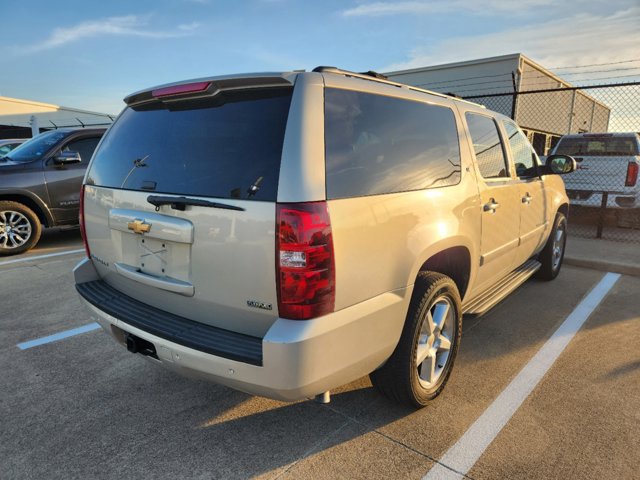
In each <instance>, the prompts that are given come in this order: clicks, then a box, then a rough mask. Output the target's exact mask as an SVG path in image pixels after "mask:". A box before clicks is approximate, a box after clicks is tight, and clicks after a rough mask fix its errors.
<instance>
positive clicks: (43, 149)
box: [7, 130, 69, 162]
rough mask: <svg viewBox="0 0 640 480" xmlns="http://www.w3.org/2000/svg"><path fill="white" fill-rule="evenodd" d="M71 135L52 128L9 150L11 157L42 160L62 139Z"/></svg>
mask: <svg viewBox="0 0 640 480" xmlns="http://www.w3.org/2000/svg"><path fill="white" fill-rule="evenodd" d="M67 135H69V132H68V131H67V132H64V131H57V130H51V131H49V132H44V133H41V134H40V135H38V136H36V137H33V138H32V139H31V140H28V141H26V142H24V143H23V144H22V145H20V146H19V147H16V148H14V149H13V150H11V152H9V154H8V155H7V157H9V158H10V159H11V160H13V161H14V162H32V161H34V160H40V159H42V158H44V156H45V155H46V154H47V152H49V150H51V149H52V148H53V147H54V145H56V144H57V143H58V142H59V141H60V140H62V139H63V138H64V137H66V136H67Z"/></svg>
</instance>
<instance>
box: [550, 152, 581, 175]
mask: <svg viewBox="0 0 640 480" xmlns="http://www.w3.org/2000/svg"><path fill="white" fill-rule="evenodd" d="M545 166H546V169H545V170H547V173H555V174H556V175H564V174H566V173H571V172H574V171H575V170H576V168H577V163H576V161H575V160H574V158H573V157H571V156H569V155H549V156H548V157H547V161H546V163H545Z"/></svg>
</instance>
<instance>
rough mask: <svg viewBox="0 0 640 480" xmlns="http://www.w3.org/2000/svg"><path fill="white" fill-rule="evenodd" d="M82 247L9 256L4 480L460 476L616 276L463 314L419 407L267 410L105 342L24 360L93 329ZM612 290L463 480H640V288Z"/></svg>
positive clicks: (570, 276)
mask: <svg viewBox="0 0 640 480" xmlns="http://www.w3.org/2000/svg"><path fill="white" fill-rule="evenodd" d="M81 248H82V244H81V242H80V240H79V236H78V234H77V231H75V233H74V231H69V232H58V234H52V235H51V237H50V238H48V239H47V238H45V239H44V240H43V242H42V243H41V244H40V245H39V247H38V249H36V250H33V251H32V252H29V253H28V254H26V255H23V256H20V257H18V258H15V257H11V258H4V259H0V275H1V276H2V277H1V278H2V298H3V302H2V303H3V305H2V309H1V310H0V311H2V314H0V318H1V319H2V330H1V331H2V332H3V334H2V336H1V338H0V361H1V364H2V366H3V368H2V369H1V370H0V379H1V380H0V383H1V385H2V394H1V395H0V405H1V408H0V422H1V424H2V429H1V431H0V472H2V473H1V474H0V477H2V478H11V479H13V478H20V479H22V478H65V479H67V478H83V479H84V478H136V477H140V478H189V479H191V478H197V479H204V478H249V477H258V478H296V479H297V478H332V479H333V478H422V477H423V476H425V475H427V474H428V473H429V472H432V473H431V476H430V477H429V478H438V476H437V475H436V473H437V472H442V471H444V472H445V474H446V475H447V478H462V475H460V474H459V473H460V470H456V468H454V466H455V465H456V461H457V459H456V458H454V457H455V455H454V456H453V457H452V456H451V452H453V453H454V454H456V449H455V448H452V447H454V446H455V445H456V444H457V443H461V442H462V444H464V445H466V444H465V443H464V441H463V439H468V438H470V437H469V434H468V432H469V431H470V430H471V429H470V427H472V425H475V424H476V423H477V421H478V419H479V418H481V417H482V418H484V415H483V414H485V412H487V411H490V410H491V408H492V406H493V405H496V402H498V405H501V404H500V403H499V401H500V399H501V398H503V397H504V396H505V393H504V392H508V391H509V388H510V386H511V385H512V384H513V382H515V381H516V380H517V379H518V378H520V377H521V372H523V371H525V370H526V368H528V366H529V365H531V363H532V362H533V361H534V360H535V359H536V358H539V357H540V354H539V353H538V352H541V351H542V352H545V350H541V349H543V348H546V347H547V346H548V345H549V343H550V342H549V339H550V338H554V339H555V338H556V336H554V332H556V331H557V330H558V328H559V327H560V326H561V325H564V323H563V322H565V320H566V319H567V318H568V317H570V316H571V315H572V312H574V311H575V310H576V307H577V306H578V305H579V304H580V305H582V304H583V303H584V302H582V300H583V299H584V298H585V296H587V295H588V294H589V292H590V291H592V289H594V287H595V286H596V285H597V284H599V282H601V280H602V279H603V277H604V276H606V273H605V272H602V271H596V270H590V269H584V268H577V267H573V266H569V265H565V267H564V268H563V270H562V272H561V274H560V276H559V277H558V278H557V279H556V281H554V282H553V283H544V282H539V281H535V280H530V281H529V282H527V283H526V284H525V285H523V286H522V287H521V288H520V289H519V290H517V291H516V292H515V293H514V294H512V295H511V296H510V297H509V298H507V299H506V300H505V301H504V302H502V303H501V304H499V305H498V306H497V307H496V308H494V309H493V310H492V311H491V312H489V313H488V314H487V315H485V316H483V317H480V318H473V317H469V318H466V319H465V323H464V327H463V336H462V345H461V350H460V353H459V356H458V359H457V361H456V366H455V370H454V372H453V376H452V378H451V381H450V382H449V384H448V386H447V388H446V389H445V391H444V393H443V394H442V395H441V396H440V397H439V398H438V399H437V400H436V401H435V402H433V403H432V404H431V405H430V406H428V407H427V408H424V409H422V410H420V411H414V410H410V409H407V408H404V407H399V406H396V405H394V404H393V403H390V402H389V401H387V400H385V399H384V398H382V397H380V396H379V395H378V394H377V393H376V392H375V391H374V389H373V388H372V387H371V384H370V382H369V381H368V379H367V378H362V379H360V380H358V381H356V382H353V383H351V384H349V385H345V386H343V387H341V388H340V389H338V390H336V391H334V392H332V393H333V395H332V401H331V403H330V404H328V405H321V404H318V403H315V402H313V401H304V402H297V403H293V404H287V403H282V402H277V401H272V400H268V399H263V398H258V397H252V396H249V395H246V394H243V393H239V392H236V391H233V390H230V389H228V388H225V387H222V386H218V385H214V384H208V383H204V382H200V381H194V380H191V379H187V378H182V377H179V376H177V375H175V374H173V373H171V372H168V371H166V370H164V369H161V368H159V367H157V366H156V365H153V364H152V363H150V362H148V361H146V360H145V359H144V358H142V357H140V356H136V355H132V354H130V353H129V352H127V351H126V350H125V349H123V348H122V347H120V346H118V345H116V344H115V343H114V342H113V341H112V340H111V339H110V338H109V337H107V336H106V334H104V333H102V332H101V331H100V330H91V331H88V332H86V333H82V334H79V335H74V336H70V337H68V338H64V339H60V340H58V341H54V342H50V343H46V344H42V345H37V346H33V347H30V348H25V349H20V348H18V344H22V343H23V342H28V341H30V340H34V339H41V338H43V337H46V336H48V335H53V334H57V333H60V332H63V331H67V330H69V329H73V328H77V327H81V326H84V325H87V324H90V323H91V322H92V320H91V319H90V317H89V314H88V311H87V310H85V308H84V307H83V306H82V305H81V303H80V299H79V297H78V295H77V294H76V292H75V289H74V288H73V277H72V274H71V269H72V268H73V266H74V265H75V264H76V263H77V262H78V261H79V260H80V258H81V257H82V253H81V252H79V250H80V249H81ZM69 252H71V253H69ZM51 254H55V255H53V256H52V255H51ZM13 260H19V261H15V262H14V261H13ZM22 260H25V261H22ZM8 261H11V263H7V262H8ZM615 278H617V280H616V281H615V283H613V286H612V287H611V289H610V290H609V291H608V292H607V293H606V296H604V298H603V299H602V301H600V302H596V303H595V304H594V305H593V307H594V309H593V313H591V314H590V315H588V317H587V319H586V322H585V323H584V324H583V325H582V326H581V328H579V330H578V331H577V333H576V334H575V337H573V338H572V339H571V340H570V341H569V343H568V345H567V346H566V349H564V351H562V352H561V353H560V355H559V357H558V358H557V360H556V361H555V362H552V361H550V368H549V369H548V370H547V371H546V373H544V372H543V375H542V376H541V380H540V381H539V383H535V381H534V380H530V381H531V382H532V383H531V384H530V387H531V389H532V390H531V393H530V394H528V395H525V397H524V401H523V402H522V403H521V404H520V403H517V404H515V406H514V405H512V407H513V414H512V415H511V414H509V415H508V416H507V417H505V418H506V420H505V421H504V422H503V423H504V424H501V425H499V428H497V431H496V432H495V439H494V440H493V441H491V442H489V443H488V445H487V446H486V448H483V449H481V450H479V456H478V458H477V461H475V462H474V463H472V465H471V467H470V468H469V469H468V470H467V471H466V476H468V477H469V478H475V479H493V478H535V479H548V478H558V479H560V478H562V479H566V478H581V479H582V478H598V479H631V478H637V475H638V473H637V472H638V471H640V454H638V451H637V446H638V445H640V349H639V348H638V345H639V344H640V321H639V320H640V302H639V300H638V293H639V292H640V277H637V276H631V275H621V276H620V277H619V278H618V277H617V276H616V277H615ZM614 280H615V279H614ZM581 302H582V303H581ZM560 333H561V334H560V338H561V339H562V337H563V335H564V336H565V340H568V339H569V338H570V337H567V336H566V334H563V333H562V332H560ZM542 356H543V357H544V355H542ZM543 360H544V358H543ZM534 363H535V362H534ZM527 378H528V377H527ZM525 380H526V378H525ZM486 435H489V433H486V432H483V436H484V438H486ZM477 444H478V442H476V441H474V439H473V438H471V442H470V443H469V444H468V445H470V448H471V449H477ZM450 460H451V461H452V463H449V461H450ZM452 469H453V470H452ZM454 470H456V471H457V472H458V473H455V472H454ZM462 473H465V472H462Z"/></svg>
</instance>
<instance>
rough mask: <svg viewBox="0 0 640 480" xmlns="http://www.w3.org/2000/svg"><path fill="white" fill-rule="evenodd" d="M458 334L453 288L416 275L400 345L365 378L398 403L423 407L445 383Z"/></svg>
mask: <svg viewBox="0 0 640 480" xmlns="http://www.w3.org/2000/svg"><path fill="white" fill-rule="evenodd" d="M461 334H462V306H461V302H460V294H459V293H458V288H457V287H456V284H455V283H454V281H453V280H451V278H449V277H447V276H446V275H442V274H440V273H434V272H420V274H419V275H418V279H417V281H416V284H415V287H414V291H413V297H412V299H411V304H410V306H409V312H408V313H407V319H406V321H405V324H404V328H403V330H402V335H401V336H400V341H399V342H398V345H397V346H396V349H395V351H394V352H393V354H392V355H391V357H390V358H389V360H387V363H385V364H384V365H383V366H382V367H380V368H379V369H378V370H376V371H375V372H373V373H371V374H370V378H371V382H372V383H373V385H374V386H375V387H376V388H377V389H378V390H379V391H380V392H381V393H382V394H384V395H385V396H387V397H389V398H390V399H392V400H394V401H396V402H398V403H404V404H409V405H411V406H414V407H424V406H425V405H427V404H428V403H429V401H431V400H433V399H434V398H435V397H437V396H438V395H439V394H440V392H441V391H442V389H443V388H444V386H445V384H446V383H447V380H448V379H449V375H450V374H451V369H452V367H453V363H454V361H455V357H456V354H457V352H458V346H459V345H460V336H461Z"/></svg>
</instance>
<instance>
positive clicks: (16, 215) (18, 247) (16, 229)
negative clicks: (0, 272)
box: [0, 201, 42, 255]
mask: <svg viewBox="0 0 640 480" xmlns="http://www.w3.org/2000/svg"><path fill="white" fill-rule="evenodd" d="M41 233H42V225H41V224H40V220H39V219H38V216H37V215H36V214H35V213H34V212H33V210H31V209H30V208H29V207H27V206H25V205H23V204H21V203H18V202H8V201H3V202H0V255H17V254H18V253H22V252H26V251H27V250H29V249H30V248H33V247H34V246H35V244H36V243H38V240H39V239H40V234H41Z"/></svg>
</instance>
